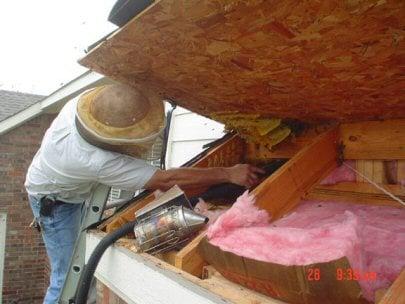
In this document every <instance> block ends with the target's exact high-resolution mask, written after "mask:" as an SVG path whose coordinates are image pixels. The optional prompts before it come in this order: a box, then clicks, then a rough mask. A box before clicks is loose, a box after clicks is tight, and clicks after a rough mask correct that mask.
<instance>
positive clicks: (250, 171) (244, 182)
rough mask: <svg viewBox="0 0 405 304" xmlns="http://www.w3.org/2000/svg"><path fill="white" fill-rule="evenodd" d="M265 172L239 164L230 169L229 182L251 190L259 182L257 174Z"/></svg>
mask: <svg viewBox="0 0 405 304" xmlns="http://www.w3.org/2000/svg"><path fill="white" fill-rule="evenodd" d="M264 173H265V171H264V170H263V169H260V168H258V167H255V166H252V165H246V164H238V165H235V166H233V167H230V168H228V174H229V182H231V183H234V184H237V185H241V186H245V187H247V188H250V187H252V186H254V185H256V184H257V183H258V182H259V177H258V176H257V174H264Z"/></svg>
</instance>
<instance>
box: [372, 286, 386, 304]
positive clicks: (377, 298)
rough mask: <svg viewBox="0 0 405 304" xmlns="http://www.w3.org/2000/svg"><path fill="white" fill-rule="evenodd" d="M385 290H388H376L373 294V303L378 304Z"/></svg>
mask: <svg viewBox="0 0 405 304" xmlns="http://www.w3.org/2000/svg"><path fill="white" fill-rule="evenodd" d="M387 290H388V288H380V289H377V290H376V292H375V293H374V302H375V303H380V301H381V299H382V298H383V297H384V295H385V293H386V292H387Z"/></svg>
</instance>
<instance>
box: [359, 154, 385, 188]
mask: <svg viewBox="0 0 405 304" xmlns="http://www.w3.org/2000/svg"><path fill="white" fill-rule="evenodd" d="M385 167H386V166H385V163H384V161H382V160H362V159H359V160H356V170H357V171H359V172H360V173H361V174H362V175H364V176H366V177H367V178H368V179H370V180H372V181H374V182H376V183H379V184H381V183H387V176H386V170H385ZM362 175H360V174H357V173H356V180H357V181H358V182H366V181H367V180H366V179H365V178H364V177H363V176H362Z"/></svg>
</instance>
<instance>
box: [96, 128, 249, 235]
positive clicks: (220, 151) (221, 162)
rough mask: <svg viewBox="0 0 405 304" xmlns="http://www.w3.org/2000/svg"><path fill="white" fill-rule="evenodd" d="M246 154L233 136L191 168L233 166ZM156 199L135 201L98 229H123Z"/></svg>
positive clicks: (191, 191)
mask: <svg viewBox="0 0 405 304" xmlns="http://www.w3.org/2000/svg"><path fill="white" fill-rule="evenodd" d="M244 152H245V143H244V141H243V140H242V139H241V138H240V137H239V136H237V135H233V136H232V137H230V138H229V139H227V140H226V141H225V142H224V143H222V144H221V145H219V146H217V147H215V148H213V149H212V150H210V151H208V153H207V154H206V155H204V156H203V157H202V158H201V159H199V160H197V161H196V162H195V163H194V164H192V165H191V167H199V168H205V167H219V166H221V167H226V166H233V165H236V164H237V163H240V162H242V161H243V158H244ZM203 191H204V189H201V187H197V188H193V189H186V190H185V193H186V195H187V196H188V197H191V196H193V195H197V194H199V193H202V192H203ZM154 199H155V196H154V195H153V193H151V194H149V195H148V196H146V197H144V198H142V200H140V201H135V202H133V204H131V205H129V206H127V207H126V208H125V209H123V210H121V211H120V212H118V213H117V214H116V215H115V216H113V217H112V218H110V219H108V220H107V221H105V222H104V223H102V224H101V225H100V226H99V227H98V228H99V229H106V231H107V232H111V231H114V230H116V229H117V228H119V227H121V226H122V225H123V224H125V223H127V222H130V221H133V220H134V219H135V211H138V210H139V209H141V208H143V207H144V206H146V205H147V204H149V203H150V202H152V201H153V200H154Z"/></svg>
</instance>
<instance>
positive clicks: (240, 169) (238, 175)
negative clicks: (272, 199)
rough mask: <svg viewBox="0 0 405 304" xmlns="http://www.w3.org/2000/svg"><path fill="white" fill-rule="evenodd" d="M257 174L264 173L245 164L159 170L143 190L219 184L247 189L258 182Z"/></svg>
mask: <svg viewBox="0 0 405 304" xmlns="http://www.w3.org/2000/svg"><path fill="white" fill-rule="evenodd" d="M258 173H264V171H263V170H262V169H260V168H257V167H254V166H251V165H245V164H239V165H235V166H233V167H216V168H178V169H170V170H159V171H156V173H155V174H154V175H153V176H152V178H151V179H150V180H149V181H148V182H147V183H146V184H145V186H144V188H145V189H151V190H154V189H160V190H164V191H165V190H167V189H170V188H171V187H172V186H174V185H178V186H179V187H180V188H192V187H195V186H202V187H204V186H211V185H215V184H220V183H234V184H237V185H241V186H245V187H247V188H249V187H251V186H253V185H255V184H256V183H257V182H258V180H259V179H258V176H257V174H258Z"/></svg>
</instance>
